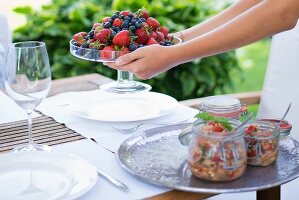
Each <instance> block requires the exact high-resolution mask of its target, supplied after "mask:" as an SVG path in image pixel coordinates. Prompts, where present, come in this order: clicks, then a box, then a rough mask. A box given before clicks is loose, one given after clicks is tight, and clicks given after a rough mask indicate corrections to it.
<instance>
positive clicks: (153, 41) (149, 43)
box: [146, 38, 159, 45]
mask: <svg viewBox="0 0 299 200" xmlns="http://www.w3.org/2000/svg"><path fill="white" fill-rule="evenodd" d="M153 44H159V43H158V42H157V40H155V39H154V38H150V39H149V40H148V41H147V43H146V45H153Z"/></svg>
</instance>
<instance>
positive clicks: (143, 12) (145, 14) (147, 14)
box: [140, 10, 149, 19]
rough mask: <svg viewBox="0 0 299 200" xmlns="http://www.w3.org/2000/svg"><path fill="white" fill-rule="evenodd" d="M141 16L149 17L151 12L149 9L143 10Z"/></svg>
mask: <svg viewBox="0 0 299 200" xmlns="http://www.w3.org/2000/svg"><path fill="white" fill-rule="evenodd" d="M140 17H143V18H145V19H147V18H149V13H148V11H147V10H142V11H141V13H140Z"/></svg>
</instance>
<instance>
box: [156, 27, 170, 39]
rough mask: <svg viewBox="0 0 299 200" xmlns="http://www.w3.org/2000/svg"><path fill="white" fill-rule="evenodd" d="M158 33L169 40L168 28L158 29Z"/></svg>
mask: <svg viewBox="0 0 299 200" xmlns="http://www.w3.org/2000/svg"><path fill="white" fill-rule="evenodd" d="M158 31H160V32H161V33H163V34H164V38H167V36H168V33H169V29H168V28H167V27H166V26H161V27H159V28H158Z"/></svg>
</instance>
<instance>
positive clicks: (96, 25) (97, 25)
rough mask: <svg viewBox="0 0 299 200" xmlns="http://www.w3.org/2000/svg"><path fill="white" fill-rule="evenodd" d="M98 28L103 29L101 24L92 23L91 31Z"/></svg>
mask: <svg viewBox="0 0 299 200" xmlns="http://www.w3.org/2000/svg"><path fill="white" fill-rule="evenodd" d="M99 26H100V27H103V24H102V23H94V24H93V26H92V29H94V30H95V29H96V28H97V27H99Z"/></svg>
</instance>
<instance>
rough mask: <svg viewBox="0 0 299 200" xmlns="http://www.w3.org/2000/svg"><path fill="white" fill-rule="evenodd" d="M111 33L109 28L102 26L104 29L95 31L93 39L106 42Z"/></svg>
mask: <svg viewBox="0 0 299 200" xmlns="http://www.w3.org/2000/svg"><path fill="white" fill-rule="evenodd" d="M111 33H112V32H111V30H110V29H107V28H104V29H102V30H100V31H99V32H96V33H95V39H96V40H99V41H100V43H106V42H108V40H109V39H110V37H111Z"/></svg>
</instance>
